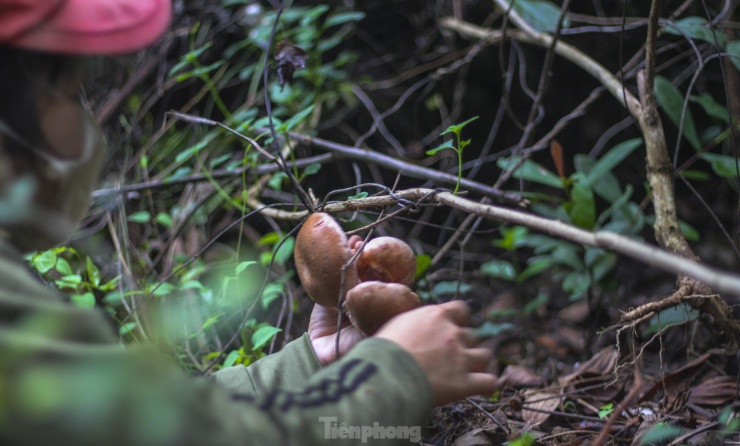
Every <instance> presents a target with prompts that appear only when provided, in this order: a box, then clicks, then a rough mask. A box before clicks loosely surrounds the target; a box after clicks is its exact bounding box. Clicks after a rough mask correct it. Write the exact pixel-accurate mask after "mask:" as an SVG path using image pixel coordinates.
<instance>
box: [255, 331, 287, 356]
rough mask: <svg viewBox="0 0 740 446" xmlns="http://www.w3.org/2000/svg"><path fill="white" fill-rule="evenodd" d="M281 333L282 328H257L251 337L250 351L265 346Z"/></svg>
mask: <svg viewBox="0 0 740 446" xmlns="http://www.w3.org/2000/svg"><path fill="white" fill-rule="evenodd" d="M281 331H283V329H282V328H277V327H272V326H270V325H268V326H265V327H262V328H259V329H258V330H257V331H255V332H254V334H253V335H252V350H253V351H254V350H258V349H260V348H262V347H263V346H264V345H265V344H267V343H268V342H270V341H271V340H272V338H273V337H274V336H275V335H276V334H278V333H280V332H281Z"/></svg>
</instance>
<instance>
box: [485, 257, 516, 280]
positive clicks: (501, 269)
mask: <svg viewBox="0 0 740 446" xmlns="http://www.w3.org/2000/svg"><path fill="white" fill-rule="evenodd" d="M480 272H482V273H483V274H485V275H487V276H489V277H493V278H495V279H503V280H508V281H513V280H514V278H516V269H515V268H514V265H512V264H511V262H507V261H506V260H491V261H489V262H486V263H484V264H482V265H481V266H480Z"/></svg>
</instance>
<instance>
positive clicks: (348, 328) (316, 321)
mask: <svg viewBox="0 0 740 446" xmlns="http://www.w3.org/2000/svg"><path fill="white" fill-rule="evenodd" d="M337 312H338V310H337V309H336V308H335V307H331V308H330V307H322V306H321V305H318V304H316V305H314V306H313V311H312V312H311V320H310V321H309V323H308V337H309V338H310V339H311V345H312V346H313V350H314V352H316V356H317V357H318V358H319V362H320V363H321V365H323V366H327V365H329V364H331V363H332V362H334V361H335V360H336V359H337V356H336V352H335V346H336V338H337ZM362 338H363V336H362V333H360V330H358V329H357V327H355V326H354V325H352V324H351V323H350V322H349V319H348V318H347V316H346V315H345V314H342V328H341V333H340V336H339V357H342V356H344V355H345V354H347V352H349V350H350V349H351V348H352V347H354V346H355V344H357V343H358V342H360V341H361V340H362Z"/></svg>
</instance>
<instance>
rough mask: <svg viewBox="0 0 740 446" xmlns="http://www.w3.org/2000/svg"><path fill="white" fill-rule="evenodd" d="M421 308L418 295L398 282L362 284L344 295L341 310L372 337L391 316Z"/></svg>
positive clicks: (356, 325)
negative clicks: (345, 297)
mask: <svg viewBox="0 0 740 446" xmlns="http://www.w3.org/2000/svg"><path fill="white" fill-rule="evenodd" d="M419 305H421V301H420V300H419V296H417V295H416V293H414V292H413V291H411V288H409V287H407V286H406V285H402V284H400V283H385V282H378V281H374V280H373V281H369V282H362V283H361V284H359V285H357V286H356V287H354V288H352V289H351V290H349V291H348V292H347V299H346V300H345V301H344V309H345V310H346V312H347V315H348V316H349V319H350V321H352V324H354V326H355V327H357V328H359V329H360V331H361V332H363V333H364V334H365V335H366V336H372V335H373V334H375V332H377V331H378V330H379V329H380V327H382V326H383V325H384V324H385V323H386V322H388V321H389V320H390V319H391V318H393V317H394V316H396V315H398V314H401V313H404V312H406V311H409V310H413V309H414V308H416V307H418V306H419Z"/></svg>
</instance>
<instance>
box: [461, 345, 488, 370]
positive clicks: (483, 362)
mask: <svg viewBox="0 0 740 446" xmlns="http://www.w3.org/2000/svg"><path fill="white" fill-rule="evenodd" d="M465 356H466V359H467V366H468V371H470V372H482V371H484V370H486V367H488V362H489V361H490V360H491V357H492V356H493V353H492V352H491V350H489V349H487V348H470V349H468V350H466V351H465Z"/></svg>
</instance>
